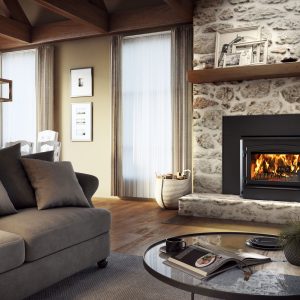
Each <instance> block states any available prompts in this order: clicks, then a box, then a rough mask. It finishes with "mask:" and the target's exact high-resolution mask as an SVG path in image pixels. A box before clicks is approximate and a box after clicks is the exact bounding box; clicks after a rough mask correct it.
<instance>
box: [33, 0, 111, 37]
mask: <svg viewBox="0 0 300 300" xmlns="http://www.w3.org/2000/svg"><path fill="white" fill-rule="evenodd" d="M35 1H36V2H37V3H38V4H40V5H41V6H43V7H45V8H46V9H48V10H50V11H52V12H54V13H56V14H59V15H61V16H64V17H66V18H68V19H70V20H72V21H74V22H78V23H79V24H82V25H87V26H91V27H93V28H94V29H96V30H97V31H98V32H102V33H104V32H107V28H108V23H107V20H108V16H107V13H106V12H105V11H104V10H101V9H100V8H99V7H98V6H96V5H92V4H90V3H89V2H88V1H87V0H77V1H73V0H64V1H61V0H35Z"/></svg>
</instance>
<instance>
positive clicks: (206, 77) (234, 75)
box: [188, 62, 300, 83]
mask: <svg viewBox="0 0 300 300" xmlns="http://www.w3.org/2000/svg"><path fill="white" fill-rule="evenodd" d="M298 76H300V62H294V63H279V64H270V65H252V66H238V67H229V68H216V69H205V70H194V71H188V81H189V82H192V83H208V82H220V81H240V80H255V79H268V78H283V77H298Z"/></svg>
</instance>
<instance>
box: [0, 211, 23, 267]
mask: <svg viewBox="0 0 300 300" xmlns="http://www.w3.org/2000/svg"><path fill="white" fill-rule="evenodd" d="M6 218H9V217H4V218H2V219H6ZM24 260H25V245H24V240H23V239H22V237H20V236H19V235H17V234H14V233H10V232H6V231H2V230H0V273H3V272H6V271H9V270H11V269H14V268H16V267H18V266H20V265H22V264H23V263H24Z"/></svg>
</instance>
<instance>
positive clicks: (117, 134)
mask: <svg viewBox="0 0 300 300" xmlns="http://www.w3.org/2000/svg"><path fill="white" fill-rule="evenodd" d="M121 57H122V36H121V35H116V36H113V37H112V39H111V90H112V92H111V97H112V147H111V148H112V170H111V174H112V180H111V193H112V195H113V196H119V195H121V192H122V182H123V181H122V134H121V130H120V127H121V111H122V105H121V104H122V103H121Z"/></svg>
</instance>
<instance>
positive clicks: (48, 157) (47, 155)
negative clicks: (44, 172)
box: [22, 150, 54, 161]
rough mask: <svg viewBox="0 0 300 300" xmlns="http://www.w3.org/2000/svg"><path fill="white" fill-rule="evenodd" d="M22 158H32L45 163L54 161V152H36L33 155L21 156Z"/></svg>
mask: <svg viewBox="0 0 300 300" xmlns="http://www.w3.org/2000/svg"><path fill="white" fill-rule="evenodd" d="M22 157H23V158H33V159H41V160H45V161H53V160H54V151H53V150H52V151H45V152H38V153H33V154H27V155H23V156H22Z"/></svg>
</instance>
